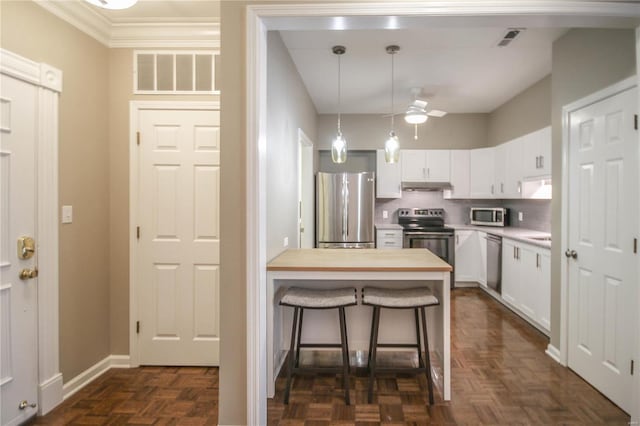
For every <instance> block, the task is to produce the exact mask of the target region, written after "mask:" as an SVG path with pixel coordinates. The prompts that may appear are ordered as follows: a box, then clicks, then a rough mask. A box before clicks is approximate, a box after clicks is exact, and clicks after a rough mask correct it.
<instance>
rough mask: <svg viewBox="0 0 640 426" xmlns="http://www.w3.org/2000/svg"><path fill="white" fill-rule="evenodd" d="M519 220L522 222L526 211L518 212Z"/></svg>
mask: <svg viewBox="0 0 640 426" xmlns="http://www.w3.org/2000/svg"><path fill="white" fill-rule="evenodd" d="M518 220H519V221H520V222H522V221H523V220H524V213H522V212H518Z"/></svg>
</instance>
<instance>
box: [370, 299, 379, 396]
mask: <svg viewBox="0 0 640 426" xmlns="http://www.w3.org/2000/svg"><path fill="white" fill-rule="evenodd" d="M379 325H380V306H374V307H373V324H372V326H371V346H370V347H369V358H370V364H371V365H370V366H369V394H368V397H367V399H368V401H369V404H371V402H372V401H373V381H374V380H375V372H376V352H377V349H378V326H379Z"/></svg>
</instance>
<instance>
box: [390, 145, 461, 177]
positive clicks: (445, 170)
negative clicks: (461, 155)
mask: <svg viewBox="0 0 640 426" xmlns="http://www.w3.org/2000/svg"><path fill="white" fill-rule="evenodd" d="M450 152H451V151H449V150H446V149H409V150H402V151H400V158H401V161H400V162H401V163H402V182H449V181H450V180H451V155H450Z"/></svg>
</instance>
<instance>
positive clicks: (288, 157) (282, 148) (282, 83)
mask: <svg viewBox="0 0 640 426" xmlns="http://www.w3.org/2000/svg"><path fill="white" fill-rule="evenodd" d="M267 49H268V54H267V146H268V147H269V149H268V150H267V260H270V259H272V258H274V257H275V256H277V255H278V254H280V253H281V252H282V251H283V250H284V249H285V247H284V245H283V240H284V238H285V237H287V238H288V239H289V247H298V129H299V128H300V129H302V131H303V132H304V133H305V134H306V135H307V136H308V137H309V139H311V141H315V140H316V117H317V114H316V109H315V107H314V106H313V103H312V102H311V98H310V97H309V93H307V89H306V87H305V86H304V83H303V82H302V78H300V75H299V74H298V70H297V69H296V67H295V64H294V63H293V61H292V60H291V57H290V56H289V51H288V50H287V48H286V46H285V45H284V42H283V41H282V37H280V33H279V32H276V31H270V32H269V34H268V37H267Z"/></svg>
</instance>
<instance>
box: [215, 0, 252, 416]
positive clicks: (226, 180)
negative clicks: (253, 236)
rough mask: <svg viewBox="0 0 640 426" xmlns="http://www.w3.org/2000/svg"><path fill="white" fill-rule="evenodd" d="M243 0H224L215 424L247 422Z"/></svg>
mask: <svg viewBox="0 0 640 426" xmlns="http://www.w3.org/2000/svg"><path fill="white" fill-rule="evenodd" d="M245 5H246V2H244V1H235V0H234V1H231V0H223V1H222V3H221V8H220V16H221V18H220V20H221V22H223V23H224V24H222V26H221V30H222V32H221V40H220V45H221V46H222V52H221V58H222V61H221V64H222V70H221V83H222V87H221V96H222V98H221V102H222V104H223V105H224V108H222V110H221V112H220V117H221V128H220V135H221V141H222V144H223V146H222V149H221V150H220V162H221V164H223V167H222V169H221V173H220V199H222V200H224V203H222V205H221V206H220V225H221V226H220V264H221V265H222V267H221V268H220V281H221V282H222V283H224V284H223V285H221V286H220V300H221V301H222V303H221V306H220V340H221V341H222V342H224V343H223V344H221V345H220V383H219V387H220V389H221V392H220V394H219V407H220V408H219V411H218V423H219V424H221V425H242V424H246V423H247V421H246V418H247V321H246V315H247V303H246V300H247V296H246V282H247V273H246V268H247V243H246V236H247V232H246V228H247V217H246V215H245V214H244V212H245V211H246V207H247V203H246V196H247V191H246V170H247V161H246V140H247V139H246V131H245V124H246V123H245V110H246V102H245V97H246V90H245V82H246V79H245V72H246V65H245V53H246V49H245V42H246V37H245V11H244V8H245Z"/></svg>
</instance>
